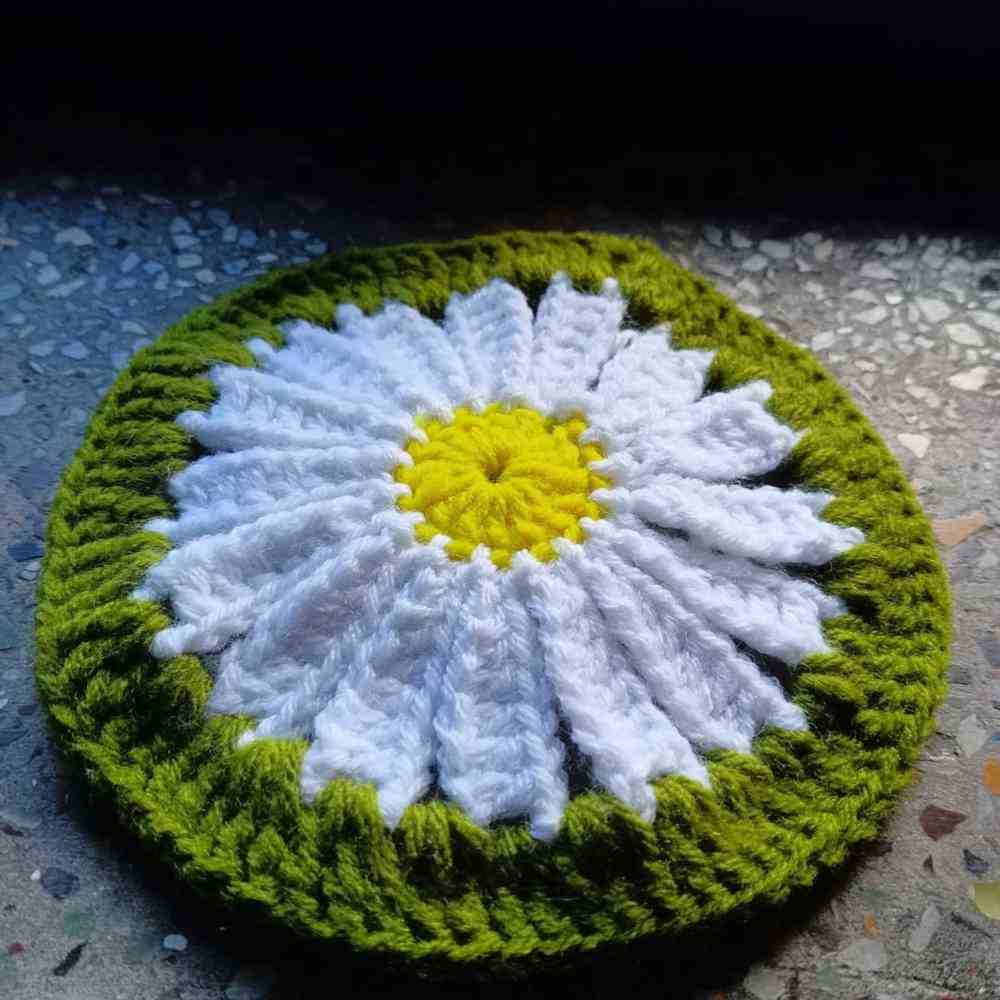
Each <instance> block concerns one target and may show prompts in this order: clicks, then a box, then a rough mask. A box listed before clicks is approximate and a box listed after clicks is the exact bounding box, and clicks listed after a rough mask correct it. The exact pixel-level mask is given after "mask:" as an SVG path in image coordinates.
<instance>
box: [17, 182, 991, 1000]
mask: <svg viewBox="0 0 1000 1000" xmlns="http://www.w3.org/2000/svg"><path fill="white" fill-rule="evenodd" d="M356 194H357V193H356V192H352V191H350V190H337V191H335V192H331V191H329V190H327V191H317V190H310V191H309V192H308V193H301V192H299V193H296V194H293V195H290V194H287V193H285V192H284V191H282V190H280V189H275V188H273V187H270V186H269V185H267V184H266V183H264V182H246V183H242V182H241V183H239V184H237V183H235V182H228V183H227V182H220V181H217V180H209V179H207V178H206V177H205V176H204V174H203V173H202V172H201V171H199V170H197V169H195V170H192V171H191V173H190V174H189V175H188V177H187V178H185V179H183V180H176V179H175V180H173V181H171V182H170V183H169V184H167V183H160V182H156V181H153V180H150V179H149V178H148V177H147V178H142V179H140V178H137V177H132V176H113V177H100V178H94V177H86V176H57V175H51V176H46V175H39V174H37V173H36V174H31V175H27V174H26V175H24V176H11V177H7V178H4V177H2V176H0V997H3V998H8V997H9V998H11V1000H15V998H16V1000H42V998H56V997H59V998H70V997H71V998H73V1000H112V998H116V1000H117V998H121V1000H135V998H142V1000H146V998H148V1000H221V998H227V1000H254V998H258V1000H264V998H271V1000H279V998H281V1000H291V998H298V997H314V996H315V997H320V996H328V995H330V993H331V992H332V991H335V992H336V993H337V994H338V995H340V996H350V995H354V994H355V993H356V994H362V993H365V994H371V993H373V992H374V993H380V994H384V995H394V994H397V993H398V994H399V995H403V993H404V991H405V992H406V993H407V994H408V995H409V993H410V991H411V990H412V989H413V988H414V987H413V985H412V984H409V983H407V982H405V981H402V980H398V979H396V978H394V976H393V974H392V973H390V972H388V971H387V970H384V969H380V968H376V967H372V966H368V965H365V964H355V963H353V962H350V961H348V960H347V959H346V958H345V957H344V956H339V957H338V958H337V960H336V962H334V963H331V962H330V961H328V960H325V959H324V958H323V957H321V956H318V955H316V954H314V953H311V952H309V951H308V950H305V949H302V948H300V947H298V946H297V945H296V944H295V943H294V942H290V941H287V940H285V939H284V938H283V937H281V936H280V935H276V934H274V933H273V932H271V931H268V930H267V929H266V928H258V927H254V926H251V925H247V924H245V923H244V922H236V921H232V920H231V919H230V918H229V916H228V915H227V914H225V913H224V912H222V911H221V910H220V911H213V910H211V908H208V907H206V906H205V905H204V904H202V903H200V902H197V901H195V900H193V899H192V898H191V896H190V895H189V894H188V893H186V892H185V891H184V890H183V888H181V887H178V886H177V885H176V884H175V883H174V882H173V881H172V880H171V878H170V876H169V874H168V873H167V872H166V871H165V870H164V869H163V868H161V867H159V866H158V865H157V864H156V863H155V862H154V861H153V860H152V859H150V858H149V857H148V856H147V855H145V854H144V853H143V852H142V850H141V849H140V848H139V847H137V846H136V845H135V844H133V843H132V842H131V841H130V840H129V839H128V838H127V837H125V836H124V835H123V834H122V833H121V832H120V831H119V830H118V828H117V827H116V825H115V823H114V821H113V819H112V818H111V817H109V816H108V815H106V814H105V813H104V812H103V811H102V810H100V809H98V808H96V807H95V806H94V805H93V803H92V802H91V801H90V799H89V796H88V793H87V790H86V787H85V786H84V785H83V784H82V782H81V781H80V780H79V778H78V777H76V776H75V775H74V773H73V772H72V770H71V769H69V768H68V767H67V766H66V765H64V764H63V763H62V762H61V761H60V760H59V759H58V758H57V757H56V756H55V754H54V752H53V749H52V746H51V744H50V741H49V739H48V736H47V733H46V728H45V723H44V714H43V712H42V710H41V709H40V708H39V705H38V701H37V698H36V694H35V690H34V686H33V681H32V676H31V659H32V646H31V618H32V613H33V607H34V597H33V593H34V587H35V581H36V576H37V573H38V568H39V558H40V556H41V554H42V546H43V539H44V527H45V519H46V510H47V505H48V503H49V501H50V498H51V496H52V492H53V489H54V486H55V482H56V478H57V476H58V473H59V471H60V470H61V469H62V468H63V466H64V465H65V464H66V462H67V461H68V460H69V459H70V457H71V456H72V454H73V452H74V451H75V450H76V448H77V447H78V445H79V443H80V440H81V435H82V432H83V428H84V425H85V422H86V420H87V419H88V415H89V413H90V412H91V410H92V409H93V407H94V405H95V403H96V402H97V400H98V399H99V398H100V397H101V396H102V394H103V393H104V391H105V390H106V389H107V387H108V385H109V384H110V382H111V380H112V379H113V378H114V376H115V373H116V372H117V371H118V370H119V369H121V368H122V367H123V366H124V365H125V364H126V363H127V362H128V359H129V357H130V356H131V355H132V353H134V352H135V351H136V350H138V349H139V348H140V347H142V346H143V345H145V344H147V343H149V342H150V341H151V340H152V339H153V338H154V337H155V336H156V335H157V334H158V333H159V331H161V330H162V329H163V328H164V327H166V326H167V325H169V324H170V323H171V322H173V321H174V320H176V319H177V318H179V317H180V316H182V315H183V314H184V313H186V312H187V311H189V310H190V309H191V308H192V307H194V306H195V305H197V304H199V303H201V302H205V301H207V300H209V299H210V298H212V297H214V296H215V295H217V294H219V293H220V292H224V291H227V290H229V289H232V288H235V287H237V286H238V285H240V284H241V283H243V282H246V281H248V280H251V279H252V278H253V277H254V276H255V275H260V274H263V273H265V272H267V271H268V270H269V269H271V268H274V267H280V266H283V265H287V264H290V263H295V262H300V261H305V260H307V259H309V258H311V257H313V256H316V255H318V254H322V253H324V252H326V251H327V250H330V251H336V250H339V249H342V248H345V247H348V246H353V245H373V244H382V243H393V242H398V241H401V240H409V239H444V238H450V237H459V236H464V235H469V234H471V233H472V232H476V231H480V232H481V231H484V230H485V231H490V230H500V229H507V228H518V227H521V226H530V227H531V228H553V229H595V230H600V231H608V232H616V233H621V234H634V235H641V236H647V237H650V238H652V239H654V240H655V241H657V242H658V243H659V244H660V246H661V247H662V248H663V250H664V251H665V252H666V253H667V254H669V255H670V256H672V257H673V258H675V259H676V260H677V261H679V262H680V263H681V264H682V265H684V266H688V267H691V268H693V269H695V270H697V271H700V272H702V273H704V274H705V275H707V276H708V277H709V278H710V279H711V280H712V281H713V282H714V283H715V284H716V286H717V287H718V288H719V289H720V290H721V291H722V292H724V293H726V294H727V295H730V296H732V297H733V298H734V299H735V300H736V301H737V302H738V303H740V305H741V306H742V308H743V309H745V310H746V311H747V312H750V313H752V314H753V315H755V316H760V317H762V318H763V319H764V320H765V321H766V322H767V323H769V324H770V325H772V326H773V327H774V328H775V329H776V330H778V331H779V332H780V333H782V334H783V335H785V336H787V337H789V338H790V339H792V340H794V341H796V342H798V343H800V344H802V345H804V346H805V347H808V348H810V349H812V350H813V351H814V352H816V354H817V355H818V356H819V358H820V359H821V361H822V362H823V363H824V364H825V365H826V366H827V367H828V368H829V370H830V371H832V372H833V373H834V374H835V375H836V377H837V378H838V379H839V380H840V382H841V383H842V384H843V385H844V386H845V387H846V388H847V389H848V390H849V391H850V393H851V394H852V396H853V397H854V399H855V400H856V401H857V403H858V404H859V405H860V406H861V408H862V409H863V410H864V412H865V413H866V414H867V416H868V417H869V418H870V420H871V421H872V422H873V424H874V425H875V427H876V428H877V429H878V431H879V432H880V433H881V434H882V435H883V436H884V438H885V440H886V441H887V442H888V443H889V445H890V446H891V447H892V448H893V449H894V451H895V453H896V455H897V456H898V458H899V460H900V461H901V463H902V465H903V467H904V469H905V470H906V472H907V473H908V475H909V476H910V477H911V480H912V482H913V484H914V486H915V488H916V489H917V491H918V493H919V496H920V499H921V501H922V503H923V504H924V506H925V509H926V510H927V511H928V513H929V515H930V516H931V517H932V518H933V519H934V520H935V530H936V533H937V535H938V539H939V542H940V545H941V553H942V557H943V559H944V561H945V563H946V566H947V568H948V571H949V573H950V575H951V581H952V585H953V594H954V601H955V627H956V639H955V644H954V651H953V665H952V672H951V688H950V693H949V696H948V699H947V701H946V703H945V704H944V705H943V706H942V708H941V709H940V711H939V713H938V716H937V731H936V732H935V734H934V735H933V736H932V738H931V739H930V740H929V742H928V743H927V745H926V748H925V752H924V755H923V757H922V760H921V763H920V766H919V772H918V776H917V781H916V782H915V784H914V786H913V787H912V789H911V790H910V792H909V793H908V794H907V795H906V796H905V798H904V799H903V801H902V802H901V803H900V805H899V808H898V809H897V811H896V813H895V816H894V819H893V820H892V822H891V823H890V824H888V825H887V827H886V828H885V830H884V835H883V837H882V839H880V840H879V841H878V842H876V843H875V844H874V845H873V846H872V847H870V848H869V849H868V850H867V851H866V852H864V853H863V854H862V855H861V856H860V857H859V858H858V859H857V860H856V862H855V863H854V864H853V865H852V866H851V867H850V868H849V870H848V871H847V872H844V873H841V874H840V875H839V876H838V877H837V878H834V879H830V880H829V881H828V882H826V883H824V884H823V885H821V886H819V887H817V889H816V891H815V892H813V893H811V894H810V896H809V898H808V899H807V900H805V901H802V902H800V903H798V904H796V906H794V907H792V908H790V909H786V910H784V911H782V912H779V913H776V914H775V915H774V916H773V917H768V918H766V919H762V920H761V921H760V922H759V923H758V924H756V925H755V926H754V927H753V928H751V929H750V930H749V931H748V933H747V936H746V938H745V939H744V940H742V941H729V942H726V943H725V947H723V948H721V949H720V948H714V949H713V948H709V947H706V949H705V950H704V952H701V951H699V950H698V949H689V950H687V951H685V952H683V953H681V954H678V953H676V952H673V951H671V950H670V949H669V948H663V947H660V948H654V949H646V950H640V951H637V952H635V953H633V954H632V955H631V956H630V957H628V958H627V959H625V960H623V961H620V962H614V961H612V962H608V963H605V964H603V965H601V966H597V967H595V968H593V969H588V970H586V971H583V972H581V973H580V974H579V975H578V976H577V977H576V978H571V979H569V980H565V981H564V982H563V983H562V984H560V985H558V986H557V985H556V984H554V983H552V982H545V981H540V982H535V983H522V984H515V985H509V984H492V985H490V984H483V985H478V986H466V987H447V986H435V985H425V986H423V987H421V988H422V989H424V990H425V991H426V992H428V993H433V994H438V993H443V992H452V991H454V990H460V991H461V992H463V993H467V992H474V993H480V994H482V995H484V996H497V997H499V996H508V995H510V996H513V995H515V994H516V995H517V996H518V997H522V998H523V997H525V996H533V995H539V996H540V995H542V994H543V993H549V992H551V990H553V989H557V988H558V989H572V990H573V991H574V993H575V994H576V995H578V996H583V997H604V996H608V997H610V996H622V995H626V993H631V992H636V993H639V994H640V995H643V996H650V997H653V996H656V997H664V996H667V997H677V998H683V1000H688V998H691V1000H709V998H711V1000H723V998H726V1000H746V998H757V1000H779V998H789V1000H791V998H799V1000H805V998H812V997H817V998H822V997H830V998H836V1000H861V998H877V1000H945V998H954V1000H972V998H983V997H985V998H997V997H1000V948H998V947H997V941H998V939H1000V881H998V880H1000V620H998V618H997V612H996V605H995V600H996V593H997V582H998V578H1000V572H998V567H1000V531H998V528H997V525H998V517H1000V505H998V496H997V479H998V477H997V462H998V460H1000V431H998V427H1000V238H998V239H996V240H993V241H990V240H984V239H983V238H981V237H978V236H973V235H971V234H967V233H962V232H934V233H928V232H921V231H919V230H918V229H914V230H908V231H903V230H901V229H895V230H890V229H882V228H880V227H879V226H878V225H877V224H876V223H871V222H869V223H865V224H863V225H849V224H846V223H843V224H838V225H834V226H831V225H818V224H816V223H810V222H809V221H808V220H802V219H775V218H763V217H762V218H760V219H757V220H747V219H742V220H740V221H739V222H738V223H734V222H733V221H732V220H727V219H711V220H699V221H697V222H691V221H682V220H677V219H669V218H668V219H656V218H651V217H650V216H649V213H646V214H644V215H643V217H638V216H630V215H628V214H627V213H622V212H620V211H615V210H612V209H610V208H608V207H607V206H605V205H602V204H597V203H593V204H590V205H589V206H587V207H586V208H583V209H580V210H578V211H566V210H560V211H558V212H549V213H543V214H541V215H539V214H538V213H534V214H532V215H525V216H524V217H518V216H517V215H516V214H512V215H511V216H510V217H491V218H478V219H470V217H469V215H468V214H465V215H463V216H460V217H455V218H450V217H447V216H436V217H433V218H431V219H427V218H423V219H419V220H418V219H412V220H410V221H406V220H400V219H399V218H398V217H395V216H394V217H392V218H388V217H384V216H383V215H382V214H380V211H379V208H378V206H377V204H374V203H372V202H370V201H366V200H365V199H363V198H360V197H357V196H356Z"/></svg>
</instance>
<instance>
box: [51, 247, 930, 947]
mask: <svg viewBox="0 0 1000 1000" xmlns="http://www.w3.org/2000/svg"><path fill="white" fill-rule="evenodd" d="M948 631H949V606H948V595H947V589H946V585H945V578H944V575H943V572H942V569H941V566H940V564H939V562H938V559H937V556H936V554H935V549H934V545H933V542H932V539H931V535H930V531H929V528H928V524H927V521H926V520H925V518H924V516H923V514H922V513H921V511H920V508H919V506H918V504H917V502H916V500H915V499H914V497H913V494H912V493H911V491H910V489H909V487H908V486H907V484H906V482H905V480H904V477H903V475H902V473H901V472H900V470H899V468H898V467H897V465H896V463H895V462H894V461H893V459H892V457H891V455H890V453H889V451H888V450H887V448H886V447H885V446H884V445H883V444H882V443H881V442H880V441H879V439H878V437H877V436H876V435H875V433H874V432H873V430H872V429H871V427H870V426H869V425H868V424H867V423H866V421H865V420H864V418H863V417H862V416H861V415H860V414H859V413H858V411H857V410H856V409H855V408H854V407H853V405H852V404H851V403H850V401H849V400H848V398H847V395H846V394H845V393H844V392H843V391H842V390H841V389H840V388H839V387H838V386H837V385H836V384H835V383H834V382H833V381H832V380H831V379H830V378H829V376H827V375H826V374H825V373H824V372H823V371H822V370H821V369H820V367H819V366H818V365H817V364H816V362H815V361H814V360H813V359H812V358H811V357H810V356H809V355H807V354H806V352H804V351H803V350H801V349H799V348H797V347H795V346H793V345H792V344H789V343H787V342H786V341H783V340H782V339H780V338H779V337H778V336H776V335H775V334H774V333H773V332H771V331H770V330H769V329H767V328H766V327H765V326H764V325H763V324H761V323H759V322H758V321H756V320H754V319H752V318H750V317H748V316H746V315H743V314H742V313H740V312H739V311H738V310H737V309H736V308H735V307H734V306H733V305H732V304H730V303H729V302H727V301H726V300H725V299H724V298H723V297H722V296H720V295H719V294H717V293H716V292H714V291H713V290H712V289H711V287H710V286H709V285H708V284H707V283H706V282H705V281H703V280H702V279H700V278H697V277H695V276H693V275H690V274H688V273H686V272H684V271H682V270H681V269H679V268H678V267H676V266H675V265H674V264H672V263H670V262H669V261H668V260H666V259H665V258H663V257H662V256H661V255H660V253H659V252H658V251H657V249H656V248H655V247H654V246H652V245H651V244H648V243H645V242H633V241H628V240H623V239H618V238H613V237H606V236H560V235H537V234H535V235H532V234H524V233H515V234H510V235H506V236H501V237H491V238H481V239H475V240H469V241H465V242H459V243H453V244H447V245H440V246H404V247H396V248H390V249H385V250H377V251H367V252H352V253H348V254H344V255H343V256H339V257H328V258H325V259H322V260H319V261H316V262H314V263H312V264H309V265H307V266H305V267H302V268H298V269H295V270H291V271H286V272H281V273H277V274H273V275H271V276H269V277H268V278H266V279H263V280H261V281H259V282H257V283H256V284H253V285H250V286H248V287H247V288H245V289H243V290H241V291H239V292H237V293H235V294H233V295H230V296H226V297H223V298H220V299H218V300H217V301H216V302H214V303H211V304H210V305H208V306H206V307H204V308H202V309H199V310H197V311H196V312H194V313H192V314H191V315H190V316H189V317H188V318H186V319H184V320H182V321H181V322H180V323H178V324H176V325H175V326H173V327H172V328H171V329H169V330H168V331H167V332H166V333H164V334H163V335H162V336H161V337H160V339H159V340H158V341H157V342H156V343H155V344H153V345H152V346H150V347H148V348H146V349H145V350H143V351H141V352H140V353H139V354H137V355H136V357H135V358H134V359H133V361H132V363H131V364H130V366H129V367H128V368H127V369H126V370H125V371H124V372H123V373H122V374H121V376H120V377H119V378H118V380H117V381H116V383H115V385H114V386H113V387H112V389H111V391H110V392H109V394H108V395H107V397H106V398H105V399H104V400H103V401H102V403H101V404H100V406H99V409H98V411H97V413H96V415H95V417H94V418H93V420H92V422H91V424H90V427H89V429H88V431H87V436H86V441H85V443H84V445H83V447H82V448H81V449H80V452H79V454H78V455H77V456H76V458H75V459H74V461H73V463H72V464H71V465H70V466H69V468H68V470H67V471H66V473H65V475H64V478H63V481H62V485H61V487H60V490H59V493H58V496H57V498H56V501H55V503H54V506H53V512H52V519H51V525H50V536H49V546H48V550H47V555H46V559H45V563H44V567H43V572H42V577H41V581H40V588H39V603H38V662H37V673H38V679H39V684H40V687H41V690H42V692H43V694H44V697H45V699H46V701H47V703H48V705H49V708H50V711H51V714H52V717H53V720H54V722H55V726H56V729H57V731H58V732H59V734H60V735H61V737H62V738H63V740H64V741H65V742H66V744H67V745H68V746H69V748H70V749H71V750H72V751H73V752H74V753H75V754H77V755H78V756H79V757H81V758H82V759H83V760H84V762H85V763H86V766H87V769H88V772H89V774H90V776H91V777H92V778H93V780H94V781H95V782H96V783H97V784H98V785H99V786H100V787H101V788H102V789H103V790H105V791H106V792H109V793H110V794H111V795H112V796H113V797H114V799H115V801H116V802H117V804H118V806H119V808H120V810H121V812H122V814H123V815H124V816H125V818H126V819H127V820H128V821H129V822H130V823H131V824H132V825H133V826H134V827H135V828H136V829H137V830H138V831H139V833H140V834H141V835H143V836H145V837H147V838H149V839H151V840H153V841H155V842H156V843H157V844H158V845H159V846H160V847H161V848H162V850H163V852H164V853H165V855H166V856H167V857H168V858H169V859H170V860H171V861H172V863H173V864H174V865H175V866H176V867H177V868H178V869H179V871H180V872H181V873H182V875H183V876H185V877H186V878H188V879H190V880H191V881H192V882H193V883H194V884H196V885H197V886H199V887H200V888H202V889H204V890H206V891H208V892H212V893H216V894H218V895H219V896H222V897H224V898H226V899H228V900H232V901H241V902H244V901H245V902H253V903H256V904H258V905H259V906H262V907H263V908H264V909H265V910H266V911H268V912H269V913H270V914H271V915H272V916H273V917H274V918H276V919H277V920H279V921H281V922H283V923H285V924H287V925H289V926H291V927H293V928H295V929H296V930H298V931H300V932H303V933H306V934H309V935H314V936H318V937H322V938H332V939H338V940H344V941H347V942H349V943H351V944H352V945H354V946H355V947H357V948H361V949H366V950H371V951H377V952H382V953H391V954H394V955H397V956H403V957H406V958H410V959H446V960H453V961H456V962H463V963H468V962H474V961H485V960H489V961H492V962H499V961H509V962H517V961H527V960H531V959H538V958H543V957H554V956H565V955H572V954H574V953H579V952H582V951H584V950H589V949H593V948H595V947H597V946H598V945H600V944H603V943H607V942H622V941H627V940H630V939H633V938H637V937H640V936H644V935H649V934H653V933H657V932H663V931H671V930H678V929H680V928H684V927H691V926H693V925H697V924H699V923H704V922H706V921H708V920H710V919H712V918H716V917H719V916H721V915H723V914H726V913H729V912H730V911H736V912H748V911H749V908H750V907H751V906H752V904H754V903H763V902H773V901H776V900H780V899H782V898H784V897H785V896H786V895H787V894H788V892H789V891H790V890H791V889H792V888H793V887H795V886H801V885H805V884H808V883H809V882H810V881H812V879H813V878H814V877H815V876H816V874H817V872H818V871H819V870H821V869H822V868H824V867H828V866H831V865H834V864H836V863H838V862H839V861H841V860H842V859H843V858H844V857H845V854H846V852H847V850H848V849H849V847H850V846H851V845H852V844H853V843H855V842H857V841H859V840H861V839H863V838H865V837H870V836H872V835H873V834H874V833H875V832H876V830H877V828H878V824H879V822H880V820H881V819H882V818H883V817H884V816H885V814H886V812H887V810H888V809H889V808H890V806H891V802H892V797H893V795H894V794H895V793H896V792H898V790H899V789H900V788H902V787H903V785H904V784H905V783H906V781H907V780H908V775H909V772H910V768H911V765H912V763H913V761H914V758H915V755H916V753H917V750H918V748H919V744H920V742H921V739H922V738H923V736H924V735H925V733H926V732H927V731H928V728H929V726H930V724H931V713H932V711H933V708H934V706H935V704H936V703H937V701H938V700H939V698H940V697H941V695H942V692H943V680H942V678H943V674H944V670H945V666H946V650H947V644H948Z"/></svg>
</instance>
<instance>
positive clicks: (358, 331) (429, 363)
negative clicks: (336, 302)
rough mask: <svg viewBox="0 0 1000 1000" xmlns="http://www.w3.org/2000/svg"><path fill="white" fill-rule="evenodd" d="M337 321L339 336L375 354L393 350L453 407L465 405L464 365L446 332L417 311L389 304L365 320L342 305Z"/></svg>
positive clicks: (466, 374)
mask: <svg viewBox="0 0 1000 1000" xmlns="http://www.w3.org/2000/svg"><path fill="white" fill-rule="evenodd" d="M336 317H337V327H338V332H339V333H342V334H343V335H344V336H346V337H351V338H354V339H356V340H360V341H361V343H363V344H365V345H366V348H367V349H368V350H373V351H374V352H375V353H376V354H381V353H382V352H383V351H384V350H386V349H389V350H392V351H393V352H394V354H395V356H396V357H397V358H399V359H403V360H404V361H405V364H406V365H407V367H408V369H409V370H410V371H414V372H419V373H420V377H421V378H423V379H426V380H427V382H428V384H430V385H432V386H433V387H434V388H435V389H437V390H438V391H440V392H442V393H443V394H444V395H445V396H446V397H447V398H448V400H449V402H450V403H451V404H452V405H453V406H459V405H461V404H464V403H466V402H467V401H468V399H469V397H470V394H471V393H472V391H473V385H472V381H471V378H470V373H469V370H468V368H467V367H466V364H465V361H464V360H463V358H462V356H461V355H460V354H459V352H458V351H457V350H456V348H455V346H454V345H453V344H452V343H451V342H450V341H449V339H448V337H447V335H446V334H445V331H444V330H443V329H442V328H441V327H440V326H439V325H438V324H437V323H434V322H432V321H431V320H429V319H427V318H426V317H425V316H422V315H421V314H420V313H419V312H417V310H416V309H413V308H411V307H410V306H407V305H403V304H402V303H400V302H389V303H386V305H384V306H383V307H382V309H380V310H379V311H378V312H377V313H375V314H374V315H373V316H365V315H364V313H362V312H361V310H360V309H358V308H357V306H353V305H342V306H339V307H338V308H337V313H336Z"/></svg>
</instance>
